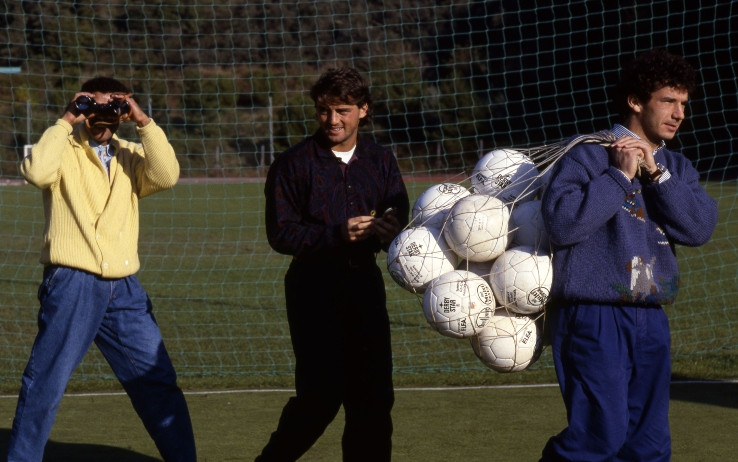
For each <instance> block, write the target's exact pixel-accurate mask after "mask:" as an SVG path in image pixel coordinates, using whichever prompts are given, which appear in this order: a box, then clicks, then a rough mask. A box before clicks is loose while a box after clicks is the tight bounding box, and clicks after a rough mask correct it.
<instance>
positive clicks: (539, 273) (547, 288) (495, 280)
mask: <svg viewBox="0 0 738 462" xmlns="http://www.w3.org/2000/svg"><path fill="white" fill-rule="evenodd" d="M552 281H553V265H552V264H551V256H550V254H549V253H548V252H544V251H542V250H540V249H539V250H536V249H535V248H533V247H531V246H520V247H513V248H511V249H508V250H506V251H505V252H504V253H503V254H502V255H500V256H499V257H498V258H497V260H495V262H494V263H493V264H492V271H491V273H490V276H489V285H490V286H491V287H492V291H493V292H494V294H495V297H496V298H497V301H498V302H499V303H500V305H503V306H505V307H507V308H508V309H510V310H511V311H514V312H515V313H520V314H532V313H537V312H539V311H541V310H543V307H544V305H545V303H546V302H547V301H548V297H549V294H550V292H551V283H552Z"/></svg>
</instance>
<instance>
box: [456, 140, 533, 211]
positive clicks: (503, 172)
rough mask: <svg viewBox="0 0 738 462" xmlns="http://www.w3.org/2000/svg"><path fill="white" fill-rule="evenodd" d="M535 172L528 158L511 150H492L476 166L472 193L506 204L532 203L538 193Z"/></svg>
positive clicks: (472, 180) (473, 173) (472, 178)
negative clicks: (484, 195) (487, 195)
mask: <svg viewBox="0 0 738 462" xmlns="http://www.w3.org/2000/svg"><path fill="white" fill-rule="evenodd" d="M537 177H538V169H536V166H535V164H534V163H533V161H532V160H530V158H529V157H528V156H527V155H526V154H524V153H522V152H520V151H515V150H512V149H495V150H494V151H490V152H488V153H487V154H485V155H484V156H482V158H481V159H479V161H478V162H477V164H476V165H475V166H474V170H473V171H472V177H471V184H472V188H473V189H474V192H475V193H479V194H489V195H491V196H494V197H497V198H499V199H500V200H502V201H503V202H505V203H506V204H510V203H513V202H523V201H528V200H532V199H534V198H535V196H536V194H537V193H538V184H537V181H536V178H537Z"/></svg>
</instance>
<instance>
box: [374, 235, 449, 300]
mask: <svg viewBox="0 0 738 462" xmlns="http://www.w3.org/2000/svg"><path fill="white" fill-rule="evenodd" d="M457 262H458V258H457V257H456V255H455V254H454V253H453V252H452V251H451V250H450V249H449V248H448V245H447V244H446V242H445V241H444V239H443V238H442V237H441V235H440V234H439V231H437V230H433V229H430V228H425V227H422V226H421V227H417V228H408V229H405V230H403V231H402V232H401V233H400V234H398V235H397V236H396V237H395V239H394V240H393V241H392V243H390V246H389V249H388V250H387V271H388V272H389V273H390V276H392V279H393V280H394V281H395V282H396V283H397V284H398V285H399V286H400V287H402V288H403V289H405V290H407V291H410V292H413V293H423V292H424V291H425V289H426V287H427V286H428V284H429V283H430V282H431V281H432V280H433V279H435V278H437V277H438V276H440V275H441V274H443V273H447V272H449V271H453V270H454V268H455V267H456V264H457Z"/></svg>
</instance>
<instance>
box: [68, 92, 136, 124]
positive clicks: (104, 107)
mask: <svg viewBox="0 0 738 462" xmlns="http://www.w3.org/2000/svg"><path fill="white" fill-rule="evenodd" d="M74 108H75V109H76V110H77V113H78V114H84V115H85V116H86V117H89V116H91V115H92V114H95V118H96V119H98V118H99V119H100V120H115V121H117V120H118V119H120V117H121V116H123V115H125V114H128V112H130V110H131V106H130V105H129V104H128V102H127V101H125V100H117V99H114V100H112V101H110V102H108V103H105V104H100V103H98V102H96V101H95V100H94V99H92V98H90V97H89V96H80V97H79V98H77V99H75V100H74Z"/></svg>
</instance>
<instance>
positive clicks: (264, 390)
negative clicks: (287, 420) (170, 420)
mask: <svg viewBox="0 0 738 462" xmlns="http://www.w3.org/2000/svg"><path fill="white" fill-rule="evenodd" d="M671 384H672V385H686V384H702V385H725V384H738V379H734V380H675V381H673V382H671ZM550 387H558V384H555V383H536V384H508V385H473V386H472V385H470V386H458V387H397V388H395V391H456V390H495V389H510V388H550ZM294 392H295V390H294V389H292V388H245V389H238V390H205V391H185V392H184V394H185V395H193V396H196V395H232V394H239V393H294ZM96 396H126V393H125V392H124V391H109V392H94V393H93V392H90V393H65V394H64V397H80V398H83V397H96ZM16 398H18V395H0V399H16Z"/></svg>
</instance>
